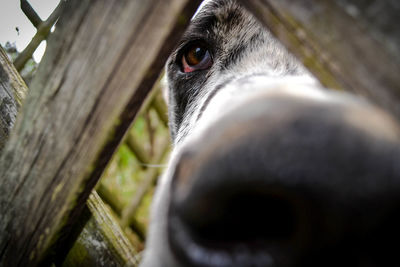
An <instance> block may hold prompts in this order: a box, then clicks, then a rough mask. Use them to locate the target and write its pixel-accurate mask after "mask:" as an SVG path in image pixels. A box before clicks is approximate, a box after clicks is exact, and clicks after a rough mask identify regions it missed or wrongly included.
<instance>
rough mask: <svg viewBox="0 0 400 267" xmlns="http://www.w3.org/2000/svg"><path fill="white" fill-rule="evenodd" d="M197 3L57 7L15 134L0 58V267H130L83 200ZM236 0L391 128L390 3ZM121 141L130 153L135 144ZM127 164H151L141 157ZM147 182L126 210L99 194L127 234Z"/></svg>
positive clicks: (394, 15)
mask: <svg viewBox="0 0 400 267" xmlns="http://www.w3.org/2000/svg"><path fill="white" fill-rule="evenodd" d="M199 2H200V1H193V0H192V1H189V0H165V1H164V0H163V1H156V0H148V1H138V0H137V1H136V0H135V1H133V0H69V1H63V2H62V4H61V5H60V7H59V8H57V12H59V14H61V17H60V18H59V20H58V22H57V30H56V31H55V32H54V33H53V34H51V35H50V37H49V38H48V49H47V51H46V54H45V56H44V58H43V59H42V62H41V64H40V66H39V69H38V72H37V74H36V75H35V78H34V80H33V82H32V84H31V85H30V89H29V94H28V96H27V97H26V99H25V101H24V102H23V105H22V107H21V110H20V112H19V115H18V119H17V120H16V123H15V126H14V128H13V131H12V134H9V130H10V129H11V127H12V125H13V124H14V121H15V116H16V112H17V110H18V109H19V107H20V103H21V100H22V99H23V98H24V95H25V93H26V91H27V88H26V87H25V85H24V83H23V81H21V79H20V77H19V76H18V73H17V72H16V71H15V69H13V67H12V66H10V64H9V63H8V62H7V59H6V57H4V56H2V61H1V62H0V63H1V68H0V74H1V75H0V79H1V80H2V81H1V85H2V87H0V89H1V90H0V97H1V98H0V101H1V102H0V107H1V109H0V114H1V116H2V120H0V122H1V123H2V125H0V126H1V127H2V128H4V129H7V130H4V131H3V132H0V133H1V134H2V135H0V138H2V139H3V140H5V138H7V137H8V136H9V138H8V140H7V142H4V144H3V146H4V147H3V148H2V151H1V156H0V214H1V217H0V266H38V265H40V266H42V265H51V264H55V265H57V266H58V265H62V264H64V266H79V264H81V266H85V265H86V266H89V265H90V264H91V261H90V260H91V259H90V257H89V258H85V260H87V262H79V261H77V259H78V258H79V257H78V256H79V255H78V254H79V251H82V250H81V249H80V248H78V249H76V248H75V249H74V248H72V250H71V247H72V245H73V243H75V245H77V244H80V246H81V247H84V248H85V249H86V251H88V252H90V253H93V254H92V255H96V256H94V258H96V257H99V255H107V257H104V265H103V266H121V265H128V266H135V265H137V262H138V258H137V255H136V251H135V250H134V249H133V248H132V247H131V246H130V244H129V242H128V241H127V239H126V238H125V237H124V233H123V232H122V231H121V229H120V226H119V225H118V224H117V223H116V222H115V220H114V219H113V218H112V217H110V216H108V213H107V211H106V208H105V207H104V205H103V203H102V201H101V199H100V198H99V197H98V195H97V194H96V192H94V191H93V193H91V192H92V190H93V188H94V186H95V185H96V182H97V180H98V179H99V177H100V176H101V174H102V172H103V171H104V168H105V166H106V164H107V163H108V162H109V160H110V159H111V156H112V155H113V153H114V151H115V150H116V148H117V147H118V145H119V144H120V142H121V141H122V139H123V138H124V135H125V133H126V131H127V129H128V128H129V126H130V124H131V123H132V121H133V120H134V118H135V116H136V115H137V113H138V111H139V109H140V106H141V105H142V103H143V101H144V99H145V98H146V96H147V95H148V93H149V91H150V89H151V88H152V86H153V85H154V84H155V81H156V80H157V78H158V76H159V74H160V72H161V70H162V67H163V64H164V62H165V60H166V58H167V56H168V54H169V52H170V51H171V49H172V48H173V46H174V45H175V44H176V42H177V40H179V38H180V35H181V34H182V32H183V31H184V29H185V27H186V26H187V24H188V23H189V20H190V17H191V16H192V14H193V13H194V12H195V10H196V8H197V6H198V5H199ZM241 2H242V3H243V5H244V6H246V7H247V8H248V9H249V10H250V11H251V12H252V13H253V14H254V15H255V16H256V17H257V18H258V19H259V20H260V21H261V22H262V23H263V24H265V25H266V26H267V27H268V28H269V29H270V30H271V31H272V32H273V33H274V34H275V35H276V36H277V37H278V38H279V39H280V40H281V41H282V43H284V44H285V45H286V46H287V47H288V49H289V50H291V51H292V52H293V53H294V54H295V55H297V56H298V58H299V59H301V60H302V61H303V63H304V64H305V66H306V67H307V68H309V69H310V71H311V72H313V73H314V75H315V76H316V77H318V78H319V79H320V81H321V82H322V83H323V84H325V85H327V86H329V87H333V88H338V89H344V90H349V91H352V92H356V93H358V94H361V95H363V96H365V97H367V98H369V99H371V100H372V101H373V102H375V103H377V104H379V105H381V106H382V107H383V108H385V109H387V110H388V111H390V112H392V113H393V114H395V115H396V116H397V117H398V118H399V116H400V108H399V106H400V105H399V97H400V75H399V73H400V31H399V27H398V26H397V25H398V14H399V13H400V10H399V9H400V7H399V5H398V4H397V2H396V0H385V1H376V2H374V1H356V0H354V1H350V0H339V1H335V0H322V1H316V0H296V1H290V0H279V1H276V0H247V1H241ZM21 7H22V9H23V10H24V12H25V14H27V16H28V17H29V18H30V19H31V21H32V23H33V24H34V25H35V26H36V27H37V28H38V34H39V33H40V34H39V35H40V36H41V37H40V38H42V39H41V40H43V38H46V37H43V36H46V34H43V32H44V33H46V31H47V33H48V32H49V30H50V28H51V26H49V25H52V24H53V23H54V21H55V20H53V19H51V20H50V18H52V16H50V18H49V19H48V20H46V21H45V22H42V21H41V20H39V19H38V17H37V15H36V16H35V13H34V12H32V10H31V9H30V7H29V4H28V5H27V2H26V1H23V0H21ZM61 9H62V12H61ZM383 14H384V15H383ZM56 15H57V16H56ZM56 15H54V16H56V17H58V14H56ZM54 16H53V17H54ZM40 25H42V26H40ZM41 27H42V28H41ZM49 27H50V28H49ZM43 29H46V30H43ZM34 39H35V38H34ZM32 42H33V43H34V44H32V46H34V45H36V43H37V42H38V41H33V40H32ZM39 43H40V42H39ZM28 47H29V46H28ZM110 48H112V49H110ZM23 54H24V53H21V56H20V57H21V58H22V59H21V60H20V61H21V62H22V63H18V62H19V61H17V60H16V61H15V62H14V63H15V65H17V67H18V68H20V67H19V66H20V65H18V64H21V65H23V64H24V63H23V61H24V60H26V56H23ZM25 62H26V61H25ZM10 96H11V97H10ZM6 100H7V101H6ZM148 103H151V101H150V100H149V101H148ZM145 105H146V104H145ZM156 108H157V107H156ZM158 108H159V109H160V110H162V108H160V107H158ZM5 114H7V115H9V117H7V116H5ZM159 114H160V117H162V116H164V115H165V113H164V111H161V112H159ZM162 114H164V115H162ZM164 120H165V119H164ZM3 136H4V137H3ZM126 140H127V144H128V145H129V146H130V147H131V148H133V149H135V148H136V149H137V147H138V146H136V145H135V138H132V137H131V138H130V137H129V136H128V137H127V139H126ZM0 141H1V140H0ZM1 144H2V143H1V142H0V145H1ZM161 146H165V147H167V146H168V145H167V144H166V143H165V144H162V145H161ZM0 148H1V146H0ZM160 151H161V152H159V153H157V154H156V155H154V158H153V159H156V160H161V159H162V158H163V157H165V149H161V150H160ZM135 154H136V155H137V156H138V157H141V160H142V161H143V162H149V161H150V160H149V159H148V158H146V154H143V153H141V151H140V149H137V151H135ZM156 176H157V173H156V171H154V170H152V171H151V172H150V171H149V174H148V178H147V179H146V182H144V183H143V185H141V189H140V190H139V191H138V192H137V195H135V197H134V199H133V200H132V203H131V204H130V205H129V206H128V207H127V208H126V209H124V210H123V209H122V207H121V206H119V205H118V203H113V200H112V198H111V199H108V198H107V196H108V195H107V192H106V190H103V189H104V188H103V189H102V188H101V186H100V187H99V188H98V191H99V193H100V194H101V195H102V197H103V198H104V199H106V200H107V199H108V202H109V203H110V204H111V206H114V209H115V210H116V211H117V212H119V214H120V215H121V217H122V225H123V226H127V225H132V227H133V228H135V222H134V221H132V216H131V215H132V214H133V213H134V212H135V211H136V209H137V205H138V203H139V202H140V200H141V196H142V195H143V194H144V192H145V191H146V190H147V188H148V187H149V184H151V183H152V182H153V180H154V179H155V178H154V177H156ZM102 190H103V191H102ZM89 196H90V197H89ZM86 203H87V204H86ZM138 231H140V230H138ZM79 235H80V236H79ZM78 236H79V237H78ZM88 236H90V237H91V238H95V240H100V241H101V242H103V241H104V242H103V243H104V244H106V245H105V246H103V247H101V248H100V250H99V248H96V247H93V243H92V244H90V243H87V242H85V240H86V239H87V237H88ZM85 237H86V239H85ZM76 240H78V241H76ZM73 251H76V253H75V254H74V253H73ZM96 251H98V254H96ZM115 251H117V252H115ZM67 255H68V256H67ZM71 255H75V256H71Z"/></svg>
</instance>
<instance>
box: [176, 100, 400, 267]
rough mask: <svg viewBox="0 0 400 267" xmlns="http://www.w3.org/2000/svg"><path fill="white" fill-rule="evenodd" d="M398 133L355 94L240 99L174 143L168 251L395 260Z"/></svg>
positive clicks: (189, 257) (323, 262) (186, 257)
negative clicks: (190, 138) (178, 145)
mask: <svg viewBox="0 0 400 267" xmlns="http://www.w3.org/2000/svg"><path fill="white" fill-rule="evenodd" d="M399 133H400V132H399V128H398V126H397V125H396V123H395V122H394V120H392V119H391V118H390V117H389V116H387V115H386V114H384V113H383V112H381V111H379V110H377V109H375V108H372V107H371V106H369V105H367V104H364V103H359V102H357V101H355V100H349V99H341V98H338V99H336V98H334V101H330V102H328V101H316V100H310V99H302V98H298V97H297V98H296V97H293V96H289V95H280V96H274V97H272V96H270V97H267V98H265V99H257V100H252V102H251V103H246V105H245V106H244V107H243V109H238V110H237V111H235V112H233V113H231V114H229V115H227V116H225V117H223V118H221V119H220V120H219V121H218V122H217V123H215V124H214V125H211V126H210V127H209V128H208V130H207V131H205V132H204V133H203V134H202V137H201V138H199V139H198V140H197V141H196V142H192V143H191V144H190V146H187V147H186V148H185V149H184V152H183V153H182V155H181V158H180V160H179V162H178V164H177V166H176V171H175V175H174V178H173V179H174V180H173V184H172V201H171V205H170V210H169V222H168V224H169V225H168V227H169V240H170V244H171V247H172V249H173V250H174V253H175V254H176V256H177V258H179V259H180V260H181V261H182V262H183V263H184V264H186V265H187V266H385V265H389V264H390V265H393V262H397V265H399V264H400V260H399V259H398V257H397V246H393V245H392V244H393V243H392V242H395V244H396V243H398V240H400V239H399V238H400V231H399V227H400V219H399V214H400V213H399V212H400V209H399V204H400V202H399V200H400V181H399V178H400V166H399V165H400V157H399V156H400V149H399V144H400V142H399V140H400V138H399V136H400V135H399ZM395 265H396V264H395Z"/></svg>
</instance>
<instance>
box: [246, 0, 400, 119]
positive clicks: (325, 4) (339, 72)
mask: <svg viewBox="0 0 400 267" xmlns="http://www.w3.org/2000/svg"><path fill="white" fill-rule="evenodd" d="M241 2H242V4H243V5H244V6H246V7H247V8H248V9H249V10H250V11H251V12H252V13H253V14H254V15H255V16H256V17H257V18H258V19H259V20H260V21H261V22H262V23H263V24H264V25H266V26H267V27H268V28H269V29H270V30H271V32H272V33H273V34H274V35H275V36H277V37H278V39H280V40H281V41H282V43H283V44H285V45H286V47H287V48H288V49H289V50H290V51H291V52H293V53H294V54H295V55H296V56H297V57H298V58H299V59H300V60H301V61H302V62H303V64H304V65H305V66H306V67H307V68H308V69H309V70H310V71H311V72H312V73H313V74H314V75H315V76H316V77H317V78H318V79H319V80H320V81H321V82H322V83H323V84H324V85H325V86H327V87H331V88H340V89H345V90H348V91H352V92H356V93H358V94H360V95H363V96H365V97H367V98H369V99H370V100H372V101H373V102H375V103H377V104H379V105H380V106H382V107H383V108H385V109H386V110H388V111H390V112H392V113H393V114H394V115H396V116H397V118H399V119H400V105H399V103H400V75H399V73H400V27H399V26H398V23H399V14H400V4H399V2H398V1H397V0H382V1H363V0H339V1H336V0H322V1H319V0H318V1H316V0H279V1H274V0H248V1H247V0H246V1H244V0H243V1H241Z"/></svg>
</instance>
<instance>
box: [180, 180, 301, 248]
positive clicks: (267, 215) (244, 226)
mask: <svg viewBox="0 0 400 267" xmlns="http://www.w3.org/2000/svg"><path fill="white" fill-rule="evenodd" d="M186 208H187V209H186ZM186 208H182V209H180V212H179V213H180V216H181V219H182V222H183V223H184V224H185V225H186V226H187V229H188V231H189V232H190V234H191V235H192V237H193V238H194V239H196V241H197V242H200V243H203V244H207V245H209V246H226V245H229V244H246V245H247V246H259V245H265V244H268V243H274V242H280V241H288V240H290V239H291V238H292V237H293V235H294V234H295V232H296V228H297V226H296V224H297V219H296V212H295V207H294V206H293V204H292V203H291V201H290V200H288V199H285V198H282V197H280V196H279V195H275V194H271V193H268V192H260V190H259V189H258V188H257V189H256V190H251V189H243V188H240V189H237V188H236V189H232V190H228V189H225V191H222V192H221V191H218V192H215V195H208V196H204V198H203V199H198V200H197V203H191V205H188V206H187V207H186Z"/></svg>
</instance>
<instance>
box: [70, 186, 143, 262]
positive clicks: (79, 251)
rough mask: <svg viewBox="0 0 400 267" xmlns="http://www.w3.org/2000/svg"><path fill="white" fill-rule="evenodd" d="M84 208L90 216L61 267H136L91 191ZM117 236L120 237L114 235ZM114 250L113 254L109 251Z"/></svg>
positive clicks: (117, 229) (124, 241)
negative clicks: (86, 205)
mask: <svg viewBox="0 0 400 267" xmlns="http://www.w3.org/2000/svg"><path fill="white" fill-rule="evenodd" d="M87 204H88V208H89V211H90V213H91V214H93V216H92V217H91V218H90V220H89V222H88V223H87V224H86V226H85V228H84V229H83V231H82V233H81V234H80V236H79V238H78V240H77V241H76V242H75V244H74V246H73V247H72V249H71V250H70V252H69V253H68V255H67V258H66V260H65V261H64V263H63V264H62V266H63V267H80V266H81V267H86V266H99V267H100V266H102V267H114V266H115V267H117V266H137V265H138V263H139V261H138V258H137V256H136V257H134V256H133V255H137V253H136V252H135V251H132V249H131V245H130V244H129V241H128V239H127V238H126V237H125V235H124V234H122V233H123V231H122V229H121V228H120V226H119V225H118V223H116V221H115V219H114V218H113V217H112V216H111V215H110V214H109V212H108V211H107V210H106V207H105V206H104V204H103V202H102V201H101V199H100V197H99V196H98V195H97V193H96V192H95V191H93V193H92V194H91V195H90V197H89V199H88V201H87ZM118 233H120V234H118ZM110 248H114V249H115V250H110Z"/></svg>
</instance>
